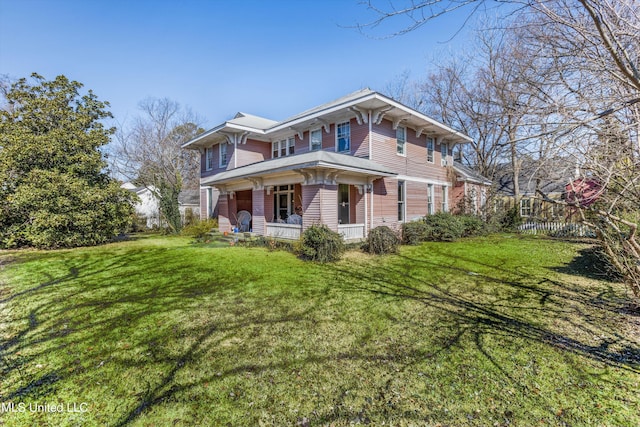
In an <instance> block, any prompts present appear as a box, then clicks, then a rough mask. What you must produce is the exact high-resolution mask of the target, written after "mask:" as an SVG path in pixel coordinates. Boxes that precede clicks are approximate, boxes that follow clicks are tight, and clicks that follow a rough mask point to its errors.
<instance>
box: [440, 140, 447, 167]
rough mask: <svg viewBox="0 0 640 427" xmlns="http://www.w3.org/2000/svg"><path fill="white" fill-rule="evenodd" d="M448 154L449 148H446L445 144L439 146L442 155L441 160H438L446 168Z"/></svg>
mask: <svg viewBox="0 0 640 427" xmlns="http://www.w3.org/2000/svg"><path fill="white" fill-rule="evenodd" d="M448 152H449V147H448V146H447V144H445V143H444V142H443V143H442V144H440V153H441V154H442V159H441V160H440V163H441V164H442V166H447V154H449V153H448Z"/></svg>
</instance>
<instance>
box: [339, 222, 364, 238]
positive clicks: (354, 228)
mask: <svg viewBox="0 0 640 427" xmlns="http://www.w3.org/2000/svg"><path fill="white" fill-rule="evenodd" d="M338 233H340V235H342V238H343V239H344V240H358V239H364V224H338Z"/></svg>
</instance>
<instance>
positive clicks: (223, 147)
mask: <svg viewBox="0 0 640 427" xmlns="http://www.w3.org/2000/svg"><path fill="white" fill-rule="evenodd" d="M218 147H220V167H224V166H227V144H226V143H224V142H221V143H220V145H218Z"/></svg>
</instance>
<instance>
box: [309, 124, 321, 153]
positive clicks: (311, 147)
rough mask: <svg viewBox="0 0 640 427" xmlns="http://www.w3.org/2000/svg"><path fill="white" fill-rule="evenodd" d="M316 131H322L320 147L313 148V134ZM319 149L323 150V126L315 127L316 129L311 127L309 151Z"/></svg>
mask: <svg viewBox="0 0 640 427" xmlns="http://www.w3.org/2000/svg"><path fill="white" fill-rule="evenodd" d="M314 132H320V147H319V148H317V149H315V150H314V149H313V144H312V142H311V141H312V139H313V138H312V136H311V135H312V134H313V133H314ZM318 150H322V128H321V127H319V128H315V129H309V151H318Z"/></svg>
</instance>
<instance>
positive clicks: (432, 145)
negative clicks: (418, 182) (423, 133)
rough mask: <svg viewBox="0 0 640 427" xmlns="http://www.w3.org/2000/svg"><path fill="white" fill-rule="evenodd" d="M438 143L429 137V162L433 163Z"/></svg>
mask: <svg viewBox="0 0 640 427" xmlns="http://www.w3.org/2000/svg"><path fill="white" fill-rule="evenodd" d="M435 145H436V143H435V141H434V140H433V138H429V137H427V162H429V163H433V152H434V147H435Z"/></svg>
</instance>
